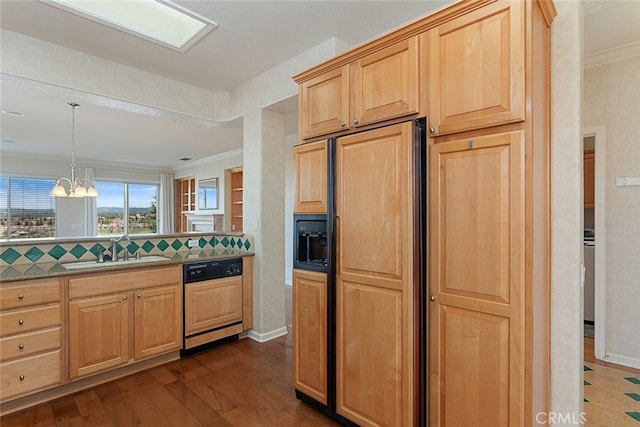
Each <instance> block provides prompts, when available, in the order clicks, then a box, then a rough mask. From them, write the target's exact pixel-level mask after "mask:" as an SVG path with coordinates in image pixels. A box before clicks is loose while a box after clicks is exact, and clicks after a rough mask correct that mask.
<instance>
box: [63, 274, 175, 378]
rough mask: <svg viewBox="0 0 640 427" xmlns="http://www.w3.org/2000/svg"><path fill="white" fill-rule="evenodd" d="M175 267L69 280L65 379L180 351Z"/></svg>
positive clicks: (92, 275) (96, 275)
mask: <svg viewBox="0 0 640 427" xmlns="http://www.w3.org/2000/svg"><path fill="white" fill-rule="evenodd" d="M181 283H182V272H181V269H180V267H179V266H175V267H162V268H154V269H152V268H149V269H143V270H137V271H136V272H123V273H104V274H91V275H87V276H82V277H73V278H70V279H69V299H70V301H69V377H70V378H71V379H74V378H78V377H83V376H85V375H89V374H93V373H97V372H102V371H104V370H107V369H110V368H115V367H118V366H122V365H126V364H128V363H132V362H134V361H138V360H141V359H145V358H149V357H152V356H157V355H160V354H164V353H167V352H169V351H172V350H177V349H179V348H181V347H182V288H181Z"/></svg>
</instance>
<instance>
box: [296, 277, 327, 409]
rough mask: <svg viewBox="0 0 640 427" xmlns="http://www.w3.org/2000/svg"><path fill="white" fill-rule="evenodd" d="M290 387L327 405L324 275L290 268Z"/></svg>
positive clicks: (325, 287)
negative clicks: (291, 288)
mask: <svg viewBox="0 0 640 427" xmlns="http://www.w3.org/2000/svg"><path fill="white" fill-rule="evenodd" d="M292 298H293V304H292V305H293V386H294V388H295V389H296V390H300V391H301V392H303V393H305V394H306V395H307V396H309V397H311V398H313V399H315V400H317V401H318V402H320V403H322V404H325V405H326V404H327V274H326V273H318V272H314V271H305V270H298V269H294V270H293V296H292Z"/></svg>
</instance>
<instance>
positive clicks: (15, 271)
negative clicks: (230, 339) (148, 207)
mask: <svg viewBox="0 0 640 427" xmlns="http://www.w3.org/2000/svg"><path fill="white" fill-rule="evenodd" d="M163 256H164V257H166V258H167V259H166V260H159V261H152V262H144V263H128V262H127V261H118V262H113V263H111V262H109V261H107V262H106V263H105V265H104V266H100V268H86V269H74V270H68V269H66V268H65V267H64V266H63V265H62V264H61V263H58V262H48V263H45V262H43V263H39V262H36V263H31V264H18V265H11V266H6V267H5V266H3V267H0V281H2V283H7V282H16V281H20V280H32V279H44V278H48V277H57V276H76V275H80V274H89V273H91V274H93V273H101V272H106V271H110V272H113V271H119V270H132V269H137V268H149V267H158V266H163V265H174V264H184V263H188V262H200V261H211V260H216V259H229V258H238V257H247V256H254V253H253V252H249V251H241V250H239V249H210V250H197V251H182V252H176V253H174V254H163Z"/></svg>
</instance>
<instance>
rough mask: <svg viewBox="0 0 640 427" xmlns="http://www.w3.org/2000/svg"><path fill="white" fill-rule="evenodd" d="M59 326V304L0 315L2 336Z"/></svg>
mask: <svg viewBox="0 0 640 427" xmlns="http://www.w3.org/2000/svg"><path fill="white" fill-rule="evenodd" d="M58 325H60V304H56V305H51V306H47V307H42V308H30V309H26V310H16V311H12V312H9V313H2V314H0V326H1V327H2V336H3V337H4V336H7V335H13V334H18V333H21V332H28V331H33V330H35V329H41V328H47V327H49V326H58Z"/></svg>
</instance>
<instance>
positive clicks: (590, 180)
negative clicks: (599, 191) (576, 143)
mask: <svg viewBox="0 0 640 427" xmlns="http://www.w3.org/2000/svg"><path fill="white" fill-rule="evenodd" d="M595 160H596V157H595V152H594V151H593V150H586V151H585V152H584V166H583V167H584V182H583V186H584V207H585V208H594V207H595V205H596V203H595V200H596V197H595V171H596V164H595Z"/></svg>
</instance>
